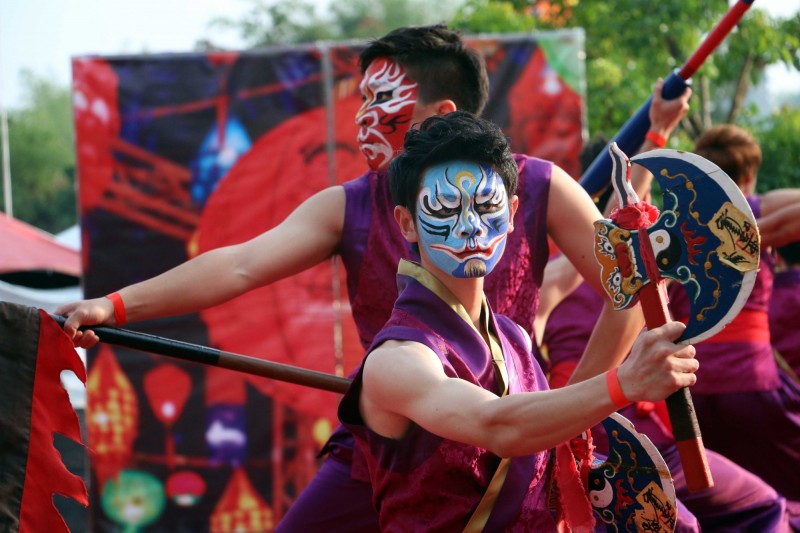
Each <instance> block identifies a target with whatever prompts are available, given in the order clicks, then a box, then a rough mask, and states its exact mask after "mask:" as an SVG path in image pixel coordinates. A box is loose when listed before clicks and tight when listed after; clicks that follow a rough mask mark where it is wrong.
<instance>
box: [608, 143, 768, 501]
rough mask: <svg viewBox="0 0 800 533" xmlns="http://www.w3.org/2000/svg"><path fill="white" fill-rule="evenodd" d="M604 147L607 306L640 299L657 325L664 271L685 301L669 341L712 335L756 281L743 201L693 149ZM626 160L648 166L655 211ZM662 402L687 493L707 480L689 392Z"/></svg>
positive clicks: (755, 249)
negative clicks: (608, 163) (658, 197)
mask: <svg viewBox="0 0 800 533" xmlns="http://www.w3.org/2000/svg"><path fill="white" fill-rule="evenodd" d="M609 153H610V155H611V159H612V162H613V165H612V184H613V186H614V190H615V192H616V194H617V198H618V200H619V207H618V208H617V209H615V210H614V212H613V213H612V214H611V216H610V218H609V219H603V220H599V221H597V222H595V255H596V256H597V260H598V261H599V262H600V265H601V279H602V284H603V287H604V288H605V290H606V292H607V293H608V295H609V297H610V298H611V300H612V302H613V304H614V307H615V308H616V309H625V308H628V307H631V306H633V305H634V304H636V302H637V301H641V303H642V311H643V312H644V317H645V321H646V323H647V327H648V328H650V329H653V328H656V327H658V326H661V325H663V324H665V323H666V322H667V321H668V320H670V316H669V310H668V309H667V301H668V300H667V297H666V278H669V279H671V280H674V281H673V282H675V283H680V284H681V285H682V286H683V288H684V290H685V291H686V293H687V296H688V300H689V302H690V313H689V320H688V323H687V325H686V329H685V331H684V332H683V334H682V335H681V337H680V338H679V339H678V342H680V343H685V344H689V343H692V342H697V341H701V340H703V339H707V338H709V337H711V336H713V335H714V334H715V333H717V332H719V331H720V330H721V329H722V328H724V327H725V325H726V324H728V323H729V322H730V321H731V320H733V318H734V317H735V316H736V315H737V314H738V312H739V311H740V310H741V308H742V306H743V305H744V303H745V301H746V300H747V297H748V296H749V295H750V292H751V291H752V289H753V285H754V283H755V277H756V273H757V270H758V260H759V249H760V242H759V239H760V237H759V233H758V227H757V226H756V222H755V217H754V216H753V212H752V211H751V209H750V206H749V205H748V203H747V201H746V200H745V198H744V196H743V195H742V193H741V191H740V190H739V188H738V187H737V186H736V184H735V183H734V182H733V180H731V179H730V177H728V175H727V174H725V172H723V171H722V170H721V169H720V168H719V167H718V166H716V165H714V164H713V163H711V162H710V161H708V160H706V159H704V158H702V157H700V156H698V155H696V154H692V153H688V152H681V151H678V150H664V149H662V150H652V151H649V152H645V153H642V154H639V155H637V156H635V157H634V158H633V159H631V160H628V158H627V156H626V155H625V154H624V153H623V152H622V151H621V150H620V149H619V148H618V147H617V145H616V143H611V145H610V146H609ZM631 162H633V163H637V164H639V165H642V166H643V167H644V168H646V169H647V170H649V171H650V172H652V173H653V175H654V176H655V178H656V180H657V181H658V183H659V185H660V186H661V191H662V193H663V199H664V207H663V210H662V211H661V213H660V214H659V211H658V209H657V208H656V207H655V206H653V205H650V204H648V203H646V202H642V201H640V200H639V198H638V197H637V196H636V193H635V192H634V190H633V188H632V187H631V184H630V164H631ZM666 403H667V408H668V411H669V416H670V422H671V423H672V429H673V434H674V436H675V440H676V443H677V446H678V452H679V454H680V457H681V463H682V464H683V469H684V472H685V475H686V483H687V486H688V488H689V490H690V491H696V490H700V489H703V488H708V487H711V486H713V484H714V482H713V480H712V479H711V472H710V471H709V468H708V460H707V458H706V455H705V449H704V448H703V441H702V437H701V435H700V429H699V426H698V423H697V418H696V416H695V412H694V406H693V405H692V398H691V395H690V394H689V390H688V389H682V390H680V391H678V392H676V393H674V394H672V395H671V396H670V397H669V398H667V400H666Z"/></svg>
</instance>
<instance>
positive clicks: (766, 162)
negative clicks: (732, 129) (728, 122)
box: [751, 106, 800, 192]
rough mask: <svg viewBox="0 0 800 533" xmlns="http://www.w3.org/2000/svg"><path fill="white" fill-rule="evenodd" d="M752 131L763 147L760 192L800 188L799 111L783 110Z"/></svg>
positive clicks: (792, 109)
mask: <svg viewBox="0 0 800 533" xmlns="http://www.w3.org/2000/svg"><path fill="white" fill-rule="evenodd" d="M751 131H752V132H753V134H754V135H755V136H756V138H757V139H758V140H759V143H760V144H761V151H762V156H763V157H762V159H763V163H762V164H761V169H760V170H759V172H758V181H757V182H756V186H757V188H758V191H759V192H764V191H768V190H771V189H780V188H785V187H800V165H798V161H800V160H799V159H798V155H797V152H798V139H800V136H799V135H800V108H799V107H790V106H784V107H783V108H781V109H780V110H778V111H777V112H775V113H774V114H772V115H771V116H769V117H768V118H767V119H765V120H760V121H757V122H756V124H755V125H754V126H753V127H752V128H751Z"/></svg>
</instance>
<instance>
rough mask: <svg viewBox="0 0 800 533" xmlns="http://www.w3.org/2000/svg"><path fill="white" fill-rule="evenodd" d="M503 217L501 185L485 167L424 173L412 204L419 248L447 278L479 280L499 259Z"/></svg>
mask: <svg viewBox="0 0 800 533" xmlns="http://www.w3.org/2000/svg"><path fill="white" fill-rule="evenodd" d="M509 213H510V211H509V204H508V194H507V193H506V188H505V185H504V184H503V179H502V178H501V177H500V175H499V174H498V173H497V172H495V170H494V169H493V168H491V167H490V166H487V165H479V164H477V163H473V162H470V161H449V162H447V163H443V164H439V165H435V166H433V167H430V168H429V169H428V170H427V171H426V172H425V175H424V176H423V178H422V188H421V190H420V192H419V196H418V199H417V229H418V234H419V243H420V246H421V247H422V248H423V249H424V250H425V252H426V254H427V256H428V258H429V259H430V260H431V262H432V263H433V264H434V265H436V266H437V267H438V268H440V269H441V270H442V271H444V272H447V273H449V274H451V275H452V276H455V277H457V278H474V277H480V276H485V275H486V274H488V273H489V272H491V271H492V269H493V268H494V267H495V265H497V262H498V261H499V260H500V257H501V256H502V255H503V250H504V248H505V243H506V235H507V234H508V228H509Z"/></svg>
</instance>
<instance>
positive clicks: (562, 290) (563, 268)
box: [533, 255, 583, 344]
mask: <svg viewBox="0 0 800 533" xmlns="http://www.w3.org/2000/svg"><path fill="white" fill-rule="evenodd" d="M581 281H583V278H582V277H581V275H580V274H578V271H577V270H576V269H575V267H574V266H573V265H572V263H570V262H569V260H568V259H567V258H566V257H565V256H563V255H560V256H558V257H556V258H554V259H551V260H550V261H548V263H547V266H546V267H545V269H544V277H543V279H542V288H541V290H540V291H539V307H537V308H536V316H535V317H534V319H533V332H534V335H535V336H536V339H535V340H536V343H537V344H541V342H542V339H543V338H544V328H545V326H546V325H547V319H548V318H550V314H551V313H552V312H553V309H555V308H556V307H557V306H558V304H560V303H561V301H562V300H564V298H566V297H567V296H569V295H570V294H571V293H572V291H574V290H575V289H577V288H578V285H580V284H581Z"/></svg>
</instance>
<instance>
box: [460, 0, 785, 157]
mask: <svg viewBox="0 0 800 533" xmlns="http://www.w3.org/2000/svg"><path fill="white" fill-rule="evenodd" d="M727 11H728V2H727V1H726V0H713V1H711V2H708V1H706V0H683V1H681V2H652V1H649V0H607V1H603V2H597V1H590V0H549V1H548V2H538V3H533V4H532V3H531V2H525V1H521V0H467V1H466V2H465V3H464V5H463V6H462V7H461V9H460V10H459V11H458V12H457V13H456V15H455V16H454V18H453V25H454V26H455V27H458V28H461V29H463V30H465V31H469V32H480V31H492V32H517V31H521V30H528V29H554V28H564V27H569V28H572V27H582V28H584V30H585V32H586V71H587V114H588V124H589V131H590V133H592V134H595V133H604V134H606V135H613V133H615V132H616V131H618V130H619V128H620V127H621V126H622V125H623V124H624V123H625V121H626V120H627V119H628V118H629V117H630V116H631V115H632V114H633V113H634V112H635V111H636V110H637V109H638V108H639V106H640V105H641V104H642V103H643V102H644V101H645V100H646V99H647V98H648V97H649V95H650V94H651V93H652V88H653V84H654V83H655V81H656V80H657V79H658V78H659V77H662V78H664V77H666V76H667V75H669V74H670V72H672V71H673V70H674V69H676V68H679V67H681V66H682V65H683V63H684V62H685V61H686V59H687V58H688V57H689V55H690V54H691V53H692V52H693V51H694V50H695V49H696V48H697V47H698V45H699V44H700V43H701V42H702V40H703V38H704V37H705V35H706V34H707V33H708V32H709V31H710V30H711V29H712V28H713V27H714V26H715V25H716V24H717V23H718V22H719V21H720V20H721V19H722V17H723V15H724V14H725V13H726V12H727ZM778 62H782V63H784V64H786V65H790V66H792V67H793V68H796V69H797V68H800V15H796V16H794V17H793V18H791V19H785V20H776V19H773V18H771V17H769V16H768V15H767V13H766V12H764V11H763V10H759V9H757V8H751V9H750V10H749V12H748V13H746V14H745V16H744V19H743V20H742V22H741V23H740V24H739V25H738V27H737V28H736V29H735V30H734V31H733V32H732V34H731V35H729V36H728V37H727V39H726V40H725V42H724V43H723V45H722V46H720V47H719V48H718V49H717V50H716V51H715V52H714V54H713V55H712V56H711V57H710V58H709V59H708V60H707V61H706V63H705V65H704V66H703V68H701V69H700V71H699V72H698V73H697V74H696V75H695V76H694V77H693V87H694V94H695V97H694V98H693V102H692V109H691V112H690V115H689V117H688V118H687V119H686V120H685V121H684V124H683V126H684V128H683V131H684V138H683V140H682V143H683V144H682V146H683V147H684V148H688V147H690V146H691V144H692V140H693V139H694V138H696V137H697V135H699V134H700V133H702V131H704V130H705V129H707V128H708V127H709V126H711V125H712V124H713V123H715V122H737V121H739V120H743V119H748V118H750V117H752V116H753V115H754V114H755V112H756V111H757V109H756V107H755V106H750V107H747V106H745V97H746V95H747V93H748V90H749V89H750V87H752V85H753V84H754V83H756V82H758V81H759V80H760V79H761V78H762V76H763V74H764V69H765V68H766V66H768V65H771V64H774V63H778ZM742 115H744V116H742Z"/></svg>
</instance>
